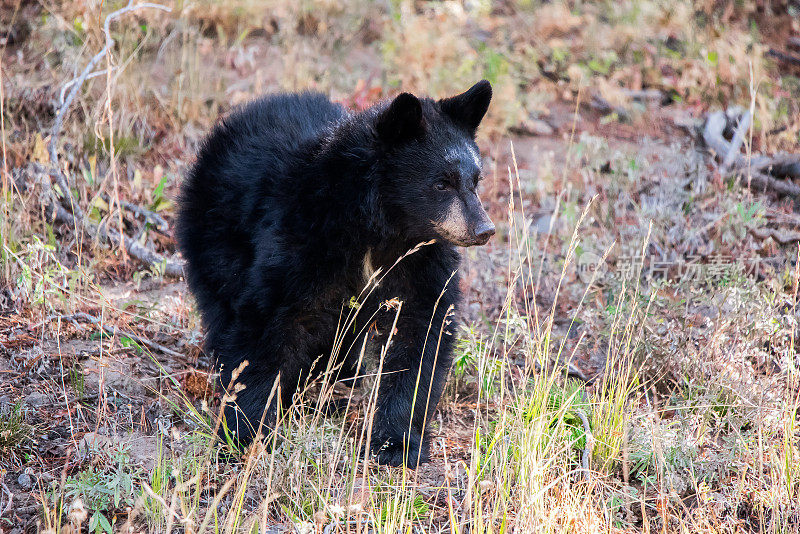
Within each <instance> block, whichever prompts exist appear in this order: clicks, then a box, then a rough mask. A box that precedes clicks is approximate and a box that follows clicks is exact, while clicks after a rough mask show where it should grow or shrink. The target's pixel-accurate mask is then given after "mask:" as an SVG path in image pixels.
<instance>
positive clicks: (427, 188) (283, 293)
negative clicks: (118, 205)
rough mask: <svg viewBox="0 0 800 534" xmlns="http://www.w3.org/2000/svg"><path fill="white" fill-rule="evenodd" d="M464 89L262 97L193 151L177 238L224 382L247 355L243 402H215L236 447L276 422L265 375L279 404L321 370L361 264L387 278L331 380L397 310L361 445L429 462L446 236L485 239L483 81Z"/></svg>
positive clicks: (446, 306) (445, 361)
mask: <svg viewBox="0 0 800 534" xmlns="http://www.w3.org/2000/svg"><path fill="white" fill-rule="evenodd" d="M470 91H471V92H470ZM470 91H468V92H467V93H464V95H461V98H462V101H461V102H459V101H458V98H459V97H454V98H453V99H448V100H443V101H434V100H431V99H418V98H417V97H415V96H413V95H410V94H408V93H404V94H402V95H400V96H398V97H397V98H396V99H394V100H393V101H392V102H391V103H381V104H378V105H376V106H374V107H372V108H370V109H367V110H365V111H363V112H360V113H355V114H350V113H348V112H347V111H346V110H345V109H343V108H342V107H341V106H339V105H336V104H333V103H331V102H330V101H329V100H328V99H327V98H325V97H324V96H323V95H321V94H317V93H302V94H282V95H272V96H267V97H264V98H261V99H259V100H256V101H254V102H252V103H250V104H248V105H246V106H244V107H241V108H238V109H236V110H235V111H233V112H232V113H231V114H230V115H229V116H228V117H226V118H225V119H224V120H222V121H221V122H220V123H219V124H218V125H217V126H216V127H215V128H214V129H213V131H212V132H211V134H210V135H209V136H208V138H207V139H206V140H205V142H204V143H203V145H202V148H201V149H200V152H199V154H198V158H197V161H196V163H195V164H194V166H193V167H192V169H191V171H190V172H189V175H188V178H187V180H186V181H185V183H184V184H183V189H182V192H181V199H180V210H179V215H178V232H177V235H178V242H179V246H180V249H181V251H182V252H183V255H184V257H185V258H186V260H187V279H188V282H189V286H190V288H191V290H192V291H193V293H194V295H195V296H196V298H197V303H198V306H199V308H200V311H201V313H202V318H203V324H204V326H205V329H206V333H207V337H206V347H207V349H209V350H210V351H211V352H212V354H213V355H214V357H215V358H216V361H217V365H218V367H219V370H220V376H221V382H222V384H223V385H224V386H228V385H229V383H230V382H231V373H232V371H233V370H234V369H235V368H236V367H237V366H239V365H240V364H241V363H242V362H243V361H245V360H247V362H248V365H247V366H246V367H245V368H244V370H243V371H242V372H241V374H240V375H239V377H238V380H237V382H238V383H240V384H242V385H244V386H245V387H244V389H243V390H241V391H239V392H238V395H237V399H236V404H238V409H236V408H235V407H233V406H227V407H226V408H225V420H226V421H227V425H228V428H230V429H231V430H234V431H235V432H236V435H237V437H238V438H239V440H241V441H242V442H244V443H247V442H248V441H250V440H252V438H253V436H254V434H255V432H254V430H253V429H254V428H258V425H259V422H260V421H261V420H262V416H263V415H264V411H265V409H267V408H268V409H267V411H266V416H265V417H264V419H265V426H266V427H270V426H272V425H274V422H275V417H276V414H277V413H278V406H277V399H274V400H273V402H272V403H271V404H270V406H266V404H267V398H268V396H269V394H270V391H271V389H272V387H273V383H274V382H275V379H276V377H278V376H280V386H281V390H280V391H281V398H280V403H281V405H282V406H283V407H286V406H288V405H289V403H290V402H291V400H292V396H293V394H294V392H295V391H296V390H297V386H298V384H301V385H302V384H304V383H305V381H306V380H307V379H308V378H310V377H312V376H313V375H315V374H317V373H318V372H320V371H322V370H325V369H326V367H327V365H328V363H329V362H328V359H329V358H330V356H331V354H332V351H333V343H334V339H335V337H336V332H337V325H339V323H340V321H341V317H343V316H346V315H347V312H348V311H349V308H348V303H349V302H350V300H351V298H352V297H354V296H357V295H359V293H360V292H361V290H362V288H363V287H364V286H365V284H366V278H365V274H364V271H365V268H364V261H365V258H368V259H370V260H371V261H370V267H372V268H375V269H377V268H379V267H380V268H382V269H383V271H384V272H386V271H388V274H386V275H385V276H384V277H383V278H382V280H381V283H380V284H379V286H378V287H377V288H376V289H375V290H374V291H373V293H372V295H371V296H370V297H369V298H368V299H366V301H365V302H362V303H361V306H360V308H359V312H358V317H357V321H356V325H354V326H351V327H350V328H348V330H347V336H346V338H345V339H344V341H343V343H342V345H341V346H342V348H341V351H340V354H341V356H340V357H339V358H338V360H337V361H336V362H334V363H337V364H338V363H341V364H342V369H343V370H342V372H341V374H340V375H339V377H340V378H341V377H343V376H345V375H352V374H353V373H355V371H356V370H355V363H356V361H357V358H358V353H359V349H360V348H361V346H362V344H361V341H360V338H359V337H358V334H359V333H362V335H363V332H366V331H368V330H369V331H371V332H372V335H376V336H377V341H378V342H379V343H380V345H378V346H382V345H383V344H384V343H385V342H386V340H387V337H388V335H389V330H390V328H391V325H392V321H393V320H394V317H395V313H396V310H395V309H392V308H390V307H387V306H381V304H382V303H385V302H386V301H387V300H389V299H392V298H397V299H399V300H400V301H402V308H401V312H400V314H399V319H398V321H397V325H396V327H397V329H396V332H395V334H394V335H393V337H392V341H391V344H390V345H389V349H388V352H387V354H386V358H385V360H384V363H383V375H382V376H381V383H380V389H379V395H378V402H377V410H376V413H375V418H374V423H373V430H372V441H371V444H370V446H371V449H372V452H373V453H375V454H376V455H377V459H378V461H380V462H381V463H386V464H390V465H399V464H401V463H406V465H408V466H412V467H413V466H416V465H417V463H418V462H420V461H425V460H426V458H427V454H428V446H427V444H426V443H425V440H423V436H424V432H425V421H426V420H430V418H431V415H432V413H433V410H434V409H435V407H436V404H437V403H438V401H439V397H440V396H441V393H442V389H443V387H444V384H445V381H446V378H447V373H448V370H449V367H450V363H451V349H452V341H453V338H452V335H451V334H452V329H451V326H450V323H449V321H447V320H446V316H447V314H448V311H449V310H451V308H452V307H455V306H456V305H457V303H458V301H459V280H458V274H457V272H456V271H457V268H458V264H459V255H458V253H457V252H456V250H455V249H454V246H453V244H452V243H457V244H460V245H471V244H483V243H485V242H486V240H487V239H488V238H489V236H490V235H491V234H492V233H493V232H494V227H493V226H491V221H489V220H488V217H486V214H485V212H484V211H483V208H482V207H481V206H480V203H479V202H478V201H477V196H476V195H475V187H476V185H477V180H478V178H479V176H480V169H479V167H478V163H479V162H478V161H477V157H476V154H477V147H476V146H475V143H474V139H473V138H474V133H475V128H476V127H477V125H478V122H480V119H481V118H482V117H483V114H484V113H485V112H486V108H487V107H488V104H489V99H490V98H491V87H490V86H489V84H488V82H485V81H484V82H480V83H479V84H477V85H476V86H475V87H473V89H471V90H470ZM448 214H449V215H448ZM433 239H435V240H436V242H435V243H433V244H431V245H427V246H423V247H421V248H420V249H419V250H418V251H416V252H415V253H413V254H411V255H409V256H407V257H405V258H403V259H402V261H400V262H399V263H398V264H397V265H394V266H393V264H395V262H396V261H397V260H398V258H400V257H401V256H403V255H404V254H405V253H406V252H407V251H408V250H410V249H412V248H413V247H415V246H416V245H418V244H419V243H421V242H424V241H429V240H433ZM390 267H391V270H389V269H390ZM454 273H455V274H454ZM379 308H380V309H381V310H382V311H381V312H379V313H378V314H377V315H375V316H374V317H373V312H375V311H376V310H378V309H379ZM370 318H372V319H370ZM373 321H377V322H376V324H375V325H372V322H373ZM374 326H376V327H377V328H374ZM442 330H443V331H444V333H445V335H440V332H441V331H442ZM376 331H377V334H375V332H376ZM350 347H353V348H352V350H349V351H348V349H350ZM345 353H346V354H345ZM420 370H421V373H419V372H418V371H420ZM418 375H419V381H418ZM417 381H418V382H417ZM415 390H416V391H418V392H419V394H418V395H417V397H416V401H415ZM412 405H413V406H414V409H413V414H412Z"/></svg>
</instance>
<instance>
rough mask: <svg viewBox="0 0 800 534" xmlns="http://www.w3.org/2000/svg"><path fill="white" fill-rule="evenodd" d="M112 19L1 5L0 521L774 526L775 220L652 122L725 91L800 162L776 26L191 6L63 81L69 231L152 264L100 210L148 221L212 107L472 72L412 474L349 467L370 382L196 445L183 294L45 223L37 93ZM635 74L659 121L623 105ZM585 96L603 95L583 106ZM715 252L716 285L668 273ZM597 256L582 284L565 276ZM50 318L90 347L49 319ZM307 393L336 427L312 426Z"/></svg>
mask: <svg viewBox="0 0 800 534" xmlns="http://www.w3.org/2000/svg"><path fill="white" fill-rule="evenodd" d="M121 5H122V2H90V3H84V2H61V3H53V2H42V3H41V4H36V3H29V2H19V3H17V5H10V6H3V7H2V8H0V10H2V15H3V16H2V20H3V21H4V22H3V23H2V28H1V29H2V31H3V32H4V34H5V35H7V36H21V37H15V39H17V42H11V43H10V44H9V38H8V37H6V44H5V45H3V54H2V64H1V65H0V66H1V67H2V77H1V78H2V80H1V81H2V84H1V85H0V86H1V88H2V92H0V103H2V106H0V108H1V109H2V122H0V127H1V128H0V132H2V154H3V165H2V167H0V171H1V172H2V177H3V196H2V213H3V219H2V227H1V228H2V261H3V268H2V273H3V275H2V276H3V277H2V292H0V342H1V343H2V349H0V377H2V379H0V484H1V486H0V528H2V529H3V530H4V531H6V530H7V531H10V532H22V531H23V528H28V529H32V530H35V529H37V528H38V529H39V530H40V531H47V532H63V533H68V532H69V533H72V532H80V531H86V530H87V529H88V530H89V531H91V532H103V531H134V532H197V533H206V532H275V531H284V530H288V531H292V529H293V530H294V531H297V532H324V533H326V534H330V533H334V532H392V533H394V532H399V531H402V532H409V531H415V532H416V531H423V532H450V533H466V532H472V533H475V532H479V533H493V532H540V531H541V532H554V533H555V532H742V531H747V532H770V533H772V532H775V533H778V532H796V531H798V530H800V506H798V502H800V447H799V445H798V442H799V440H800V430H799V429H798V426H797V417H798V406H800V403H799V401H800V393H799V391H800V381H799V379H800V377H799V376H798V364H800V361H798V357H797V354H796V349H795V345H794V338H795V329H796V324H797V317H798V314H797V293H798V280H799V279H800V270H798V267H797V265H798V263H799V262H798V261H797V259H798V255H799V254H800V251H798V249H796V248H795V247H796V245H792V246H788V245H782V244H781V243H778V242H776V241H775V240H773V239H772V238H767V239H766V240H764V239H761V238H758V237H757V235H758V233H757V232H754V231H755V230H759V229H764V228H769V229H773V230H777V231H781V232H783V231H785V230H786V229H787V228H789V229H791V228H794V227H796V225H797V224H798V219H797V216H796V215H795V214H794V211H793V209H792V207H791V206H789V205H788V204H787V203H785V202H781V201H779V200H775V199H774V198H770V197H767V196H763V195H758V194H754V193H753V192H751V191H749V190H747V189H745V188H742V187H740V185H738V184H735V183H728V182H727V181H725V180H723V179H722V178H721V177H720V176H719V174H718V173H716V172H715V171H714V169H713V168H712V167H711V166H710V165H709V160H708V159H707V158H706V157H705V155H703V154H702V153H701V152H700V151H698V150H697V149H696V148H695V147H694V146H693V143H692V141H691V140H690V139H686V138H682V134H678V133H677V130H675V129H672V128H671V126H670V124H671V121H672V119H673V118H675V117H681V116H682V115H684V114H685V113H695V114H696V113H698V112H699V111H704V110H706V109H709V108H711V107H715V106H720V105H728V104H732V103H736V104H739V105H744V106H749V105H750V104H751V102H752V103H753V106H754V111H755V130H754V132H753V133H754V135H753V139H752V143H751V146H750V148H751V149H757V150H767V151H769V150H776V149H793V148H796V145H797V141H798V132H800V124H799V123H798V122H797V120H796V117H797V102H796V99H795V98H793V96H796V90H797V87H798V83H797V77H796V72H794V73H793V72H792V71H787V70H785V69H783V70H781V69H779V68H778V66H776V65H774V64H771V63H770V62H768V61H766V60H765V59H764V54H763V53H764V51H765V49H766V48H768V47H769V46H772V45H775V41H774V39H775V36H776V35H777V36H781V35H784V34H781V32H783V31H786V28H789V31H790V30H791V28H792V25H793V24H794V25H796V24H797V21H796V19H792V18H791V17H788V16H784V17H780V18H778V17H775V18H773V19H771V18H770V16H771V14H770V13H764V12H763V11H759V10H758V9H756V8H753V7H750V5H749V4H747V3H745V4H740V3H737V2H707V3H705V4H703V3H701V4H697V3H693V2H684V1H679V2H668V3H667V2H660V1H657V0H652V1H648V2H593V3H564V2H542V3H540V2H524V1H519V2H500V3H490V2H463V3H462V2H404V1H400V2H389V3H386V4H380V5H376V4H372V3H369V2H363V1H360V0H352V1H348V2H346V3H339V2H326V1H324V0H310V1H304V2H300V3H299V4H296V5H289V4H286V3H284V2H254V1H239V2H234V3H220V2H214V1H205V0H204V1H198V2H174V3H171V4H170V7H171V8H172V10H173V11H172V13H171V14H170V15H168V16H167V15H163V14H160V13H157V12H153V11H148V10H141V11H138V12H137V13H136V14H134V15H129V16H126V17H124V18H122V19H121V20H120V21H119V23H116V24H114V25H113V26H112V30H113V31H112V36H113V38H114V40H115V42H116V44H115V46H114V47H113V48H112V52H111V54H110V55H109V56H108V57H107V58H106V62H107V63H106V62H101V66H100V67H99V68H107V67H109V66H110V67H112V68H111V70H110V71H108V72H107V73H103V74H102V75H99V76H97V77H95V78H92V79H91V80H90V81H88V82H87V84H86V86H85V87H84V88H83V89H82V90H81V92H80V93H79V96H78V98H77V99H76V103H75V105H74V107H73V108H72V110H71V112H70V113H69V115H68V117H67V120H66V122H65V127H64V130H63V132H62V134H61V144H60V146H59V147H58V150H59V153H60V154H61V162H62V164H63V166H64V168H65V169H66V170H67V171H68V173H69V175H70V177H71V183H70V185H71V187H72V188H73V191H72V194H73V197H74V198H75V201H77V202H79V203H80V205H81V206H82V207H83V208H84V209H85V210H86V212H87V213H89V215H90V218H91V220H93V221H95V222H100V221H106V222H110V224H111V225H112V228H114V227H116V228H117V230H119V229H122V230H123V231H126V232H128V233H130V234H131V235H135V237H136V239H137V240H139V242H141V243H143V244H146V245H147V246H149V247H151V248H153V249H155V250H158V251H160V252H162V253H166V254H168V255H169V254H171V253H172V252H173V251H174V242H173V240H172V238H171V236H170V235H169V234H166V235H165V234H163V233H161V232H159V231H157V229H156V228H154V227H153V226H152V225H148V224H144V223H142V221H141V220H138V219H136V218H135V217H134V216H133V215H132V214H131V213H129V212H128V211H124V210H123V211H121V210H120V209H119V207H118V206H119V205H120V202H119V201H120V200H124V201H127V202H132V203H134V204H137V205H141V206H144V207H147V208H149V209H150V210H152V211H154V212H156V213H159V214H161V215H162V216H164V217H165V218H166V219H167V220H171V217H172V214H173V210H174V205H173V201H172V199H173V198H174V193H175V191H176V188H177V185H178V183H179V178H180V175H181V172H182V169H183V168H184V167H185V165H186V162H187V161H189V160H190V159H191V155H192V153H193V151H194V148H195V145H196V143H197V142H198V140H199V139H200V137H201V135H202V133H203V132H204V131H205V130H206V129H207V128H208V127H209V126H210V125H211V124H212V123H213V121H214V120H216V118H217V116H218V115H219V114H220V113H223V112H225V111H227V110H228V109H230V106H231V105H234V104H236V103H239V102H242V101H245V100H247V99H249V98H252V97H253V96H254V95H257V94H261V93H263V92H267V91H272V90H280V89H288V90H295V89H305V88H309V87H311V88H317V89H320V90H323V91H325V92H328V93H330V94H331V95H333V97H334V98H336V99H338V100H340V101H343V102H345V103H346V104H348V105H350V106H352V107H362V106H365V105H368V104H370V103H372V102H373V101H374V100H375V99H376V98H379V97H383V96H387V95H390V94H393V93H395V92H396V91H398V90H400V89H401V88H402V89H404V90H413V91H418V92H421V93H428V94H433V95H436V96H443V95H447V94H450V93H453V92H455V91H458V90H462V89H463V88H464V87H465V86H467V85H469V84H470V83H471V82H474V81H475V80H476V79H478V78H480V77H487V78H488V79H490V80H491V81H492V83H493V86H494V88H495V99H494V102H493V105H492V109H491V113H490V116H489V117H488V118H487V122H486V125H485V126H486V128H484V130H483V131H482V133H481V136H482V137H481V139H480V141H481V145H482V148H483V149H484V153H485V154H486V155H487V165H486V171H487V172H486V173H487V177H486V180H485V181H484V185H483V187H484V191H483V197H484V198H485V199H486V200H487V203H488V204H490V208H491V212H492V214H493V218H494V219H495V222H496V223H497V226H498V235H497V238H496V240H495V241H494V242H493V244H492V245H490V246H489V247H487V248H486V249H482V250H469V251H465V253H464V260H465V261H464V268H463V271H464V278H465V280H466V281H467V285H468V288H467V289H468V290H467V295H468V300H467V302H466V303H465V307H464V315H465V317H466V320H465V326H464V327H463V329H462V330H461V335H460V336H459V342H458V349H457V352H456V364H455V366H454V370H453V376H452V379H451V382H450V384H449V385H448V389H447V393H446V396H445V398H444V399H443V401H442V404H441V406H440V410H439V411H438V412H437V415H436V420H435V421H433V422H432V423H431V424H432V433H433V442H432V443H433V447H432V448H433V462H432V463H431V464H429V465H426V466H424V467H422V468H420V469H418V470H416V471H410V470H404V469H389V468H384V467H378V466H376V465H374V463H372V462H371V460H369V459H367V458H364V457H363V456H362V455H361V454H360V452H361V450H362V447H361V445H362V444H363V443H364V442H365V441H366V439H367V434H368V432H369V425H368V424H365V422H368V421H369V420H370V414H371V410H372V409H373V407H374V406H373V403H374V393H375V391H376V389H375V388H376V385H377V380H376V379H374V377H373V378H372V379H368V380H366V382H367V383H366V384H365V385H363V386H361V387H359V388H352V389H351V388H347V387H343V386H342V385H341V384H338V385H333V384H329V383H326V382H325V381H322V383H315V384H312V385H309V388H307V390H306V391H305V392H304V393H303V394H302V395H300V396H299V398H298V399H297V401H298V402H297V403H296V405H295V406H293V407H291V408H290V409H288V410H287V411H286V412H285V413H284V418H283V422H282V425H281V426H280V427H279V428H278V429H277V431H276V432H275V433H274V434H272V435H270V436H267V437H265V441H266V442H267V443H269V444H271V447H265V446H263V445H262V444H258V445H255V446H253V447H251V448H250V449H248V450H247V451H243V454H239V451H233V450H231V447H230V445H225V444H223V445H218V444H216V443H215V442H214V440H212V439H211V436H212V435H213V434H214V427H215V425H217V424H219V422H218V421H216V420H215V417H214V414H216V413H218V409H219V403H220V402H221V401H222V400H223V399H224V396H223V395H222V394H221V392H219V391H216V390H215V389H216V388H215V387H214V385H213V376H210V365H209V363H210V362H209V358H208V356H206V355H204V354H202V351H201V350H200V348H199V347H200V346H201V339H202V338H201V332H200V327H199V321H198V317H197V315H196V313H195V311H194V308H193V303H192V301H191V298H190V297H188V296H187V295H186V291H185V286H184V285H183V284H182V283H180V282H178V283H174V282H172V283H171V282H168V281H166V280H164V279H163V278H162V277H161V275H160V274H159V271H158V269H157V268H152V269H151V268H144V267H142V266H141V265H138V264H137V263H136V262H134V261H133V260H131V259H130V258H129V257H127V255H126V254H125V253H124V252H122V251H119V250H109V249H107V248H105V247H103V246H101V245H98V244H96V243H93V242H91V240H88V239H86V238H85V237H83V236H81V235H80V234H76V233H75V232H74V229H72V228H70V227H68V226H67V225H63V224H52V223H51V222H50V220H49V219H48V218H47V217H46V216H45V213H44V212H43V210H42V208H41V199H40V196H41V191H40V188H39V187H38V186H37V185H36V184H31V183H27V182H25V181H24V180H23V179H22V178H23V177H24V176H26V174H25V170H26V169H28V168H29V163H30V162H38V163H47V152H46V142H47V135H48V129H49V127H50V126H51V124H52V120H53V118H54V113H55V110H56V109H57V108H58V103H59V101H60V91H61V86H62V84H63V83H64V82H65V81H66V80H69V79H71V78H73V76H75V75H76V74H77V73H78V72H79V71H80V70H81V69H82V68H83V65H84V64H85V63H86V61H88V59H89V58H90V57H91V56H92V55H93V54H95V53H96V51H97V50H99V49H101V48H102V46H103V43H104V39H105V37H104V35H103V32H102V28H101V26H102V25H101V23H102V20H103V17H104V16H105V15H106V14H108V13H109V12H111V11H113V10H114V9H117V8H119V7H121ZM778 7H780V6H778ZM5 21H10V22H8V23H7V22H5ZM795 31H796V28H795ZM768 38H769V39H773V40H771V41H768ZM12 40H13V39H12ZM103 63H105V64H103ZM644 88H649V89H659V90H661V91H663V92H664V93H665V94H668V95H670V98H671V99H672V101H673V105H672V107H670V108H654V107H653V106H652V105H642V104H640V103H638V102H634V101H633V100H632V99H631V97H630V91H631V90H633V91H637V90H640V89H644ZM793 91H794V93H793ZM593 96H600V97H602V98H603V99H604V100H605V101H607V102H608V103H610V104H611V105H612V106H613V108H614V111H613V112H612V113H608V114H605V115H604V116H601V114H598V113H597V112H596V111H593V110H591V109H589V108H587V107H586V104H587V103H589V102H591V101H592V97H593ZM534 120H539V121H544V122H546V123H547V124H548V125H550V127H551V129H553V130H555V131H554V133H553V134H552V135H549V134H546V135H545V137H542V138H537V139H534V140H533V141H531V139H530V138H518V139H516V140H515V145H514V147H515V149H516V154H514V153H513V151H512V149H509V148H508V147H509V142H508V139H507V138H506V135H507V134H508V132H509V131H519V130H525V129H528V128H529V125H530V121H534ZM646 135H649V136H650V137H653V138H654V139H652V138H648V137H646ZM668 135H669V136H670V137H669V138H667V136H668ZM679 137H681V138H680V140H676V139H677V138H679ZM665 138H667V139H665ZM718 257H725V258H728V260H726V262H725V263H724V265H723V267H724V269H722V271H717V275H715V276H711V275H709V274H708V272H710V271H707V272H706V274H707V276H706V277H704V278H703V277H701V278H696V279H689V278H687V277H685V276H681V273H682V272H684V271H682V269H683V270H685V269H686V267H685V265H686V262H688V263H690V264H693V265H695V266H696V265H704V266H706V267H707V268H709V267H708V266H710V265H712V264H713V263H714V261H715V258H717V259H718ZM597 258H603V260H604V261H603V263H604V264H605V265H606V271H600V272H599V273H598V274H597V276H596V278H594V279H593V280H591V283H590V280H589V279H588V278H586V276H585V271H582V269H584V268H585V267H586V266H587V265H588V263H587V262H590V261H594V260H593V259H595V260H596V259H597ZM658 262H661V263H664V264H665V265H666V266H665V267H664V269H665V270H664V271H663V273H662V274H658V273H657V275H656V276H652V275H651V273H650V269H651V268H652V267H653V266H654V264H655V263H658ZM754 262H756V263H758V268H759V270H758V271H755V272H749V268H750V267H752V264H753V263H754ZM626 266H627V267H631V268H630V269H626ZM717 267H719V266H717ZM367 290H368V289H367ZM76 312H88V313H91V314H92V315H94V316H95V317H98V318H99V319H100V321H101V323H102V325H103V326H105V325H113V326H114V327H115V328H117V329H118V330H116V331H117V332H118V335H114V336H111V335H107V334H103V335H101V334H100V332H103V331H104V330H103V326H94V325H90V324H85V323H73V322H70V321H69V320H67V319H65V316H70V315H72V314H74V313H76ZM349 313H350V315H351V316H352V314H354V313H357V308H356V307H353V308H350V309H349ZM439 326H440V325H431V328H432V329H438V327H439ZM343 327H346V324H345V325H343ZM126 334H127V335H126ZM136 336H140V337H143V338H145V339H148V340H153V341H154V342H157V343H159V344H162V345H164V346H166V347H167V348H169V349H170V350H173V351H177V352H178V353H180V354H181V357H169V356H166V355H164V354H159V353H156V354H151V353H150V351H149V350H148V349H147V348H146V347H144V346H142V345H141V344H140V343H138V342H137V341H136V339H137V338H136ZM359 348H361V347H357V348H356V350H358V349H359ZM344 349H345V348H342V347H340V348H339V349H338V350H344ZM361 349H362V350H363V348H361ZM379 365H380V363H379V362H378V363H377V366H378V368H379ZM367 369H369V370H368V371H366V373H367V374H368V375H370V376H372V375H374V374H375V366H374V365H373V366H372V367H367ZM570 369H571V370H572V371H573V375H574V374H575V373H574V370H575V369H577V370H578V371H579V372H582V373H583V374H584V375H585V376H584V378H585V379H588V382H587V381H584V380H577V379H575V378H574V377H567V376H566V375H567V371H568V370H570ZM331 398H339V399H341V398H344V399H347V400H348V402H347V409H346V410H345V412H344V413H339V414H336V415H335V416H326V415H325V414H324V413H323V412H324V406H325V405H326V403H327V401H328V400H330V399H331ZM587 427H588V430H587ZM23 475H24V476H23ZM25 477H27V478H25ZM9 494H13V500H12V501H9ZM10 505H13V506H10ZM26 525H27V526H26ZM126 529H129V530H126Z"/></svg>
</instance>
